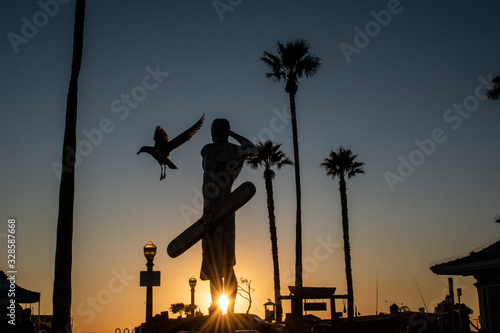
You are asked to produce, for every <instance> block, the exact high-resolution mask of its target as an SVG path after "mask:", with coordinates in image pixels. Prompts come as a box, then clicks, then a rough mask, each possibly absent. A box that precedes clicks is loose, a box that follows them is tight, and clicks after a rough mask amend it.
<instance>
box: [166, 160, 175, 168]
mask: <svg viewBox="0 0 500 333" xmlns="http://www.w3.org/2000/svg"><path fill="white" fill-rule="evenodd" d="M165 164H166V165H167V166H168V167H169V168H170V169H177V167H176V166H175V164H174V163H172V161H171V160H169V159H168V158H166V159H165Z"/></svg>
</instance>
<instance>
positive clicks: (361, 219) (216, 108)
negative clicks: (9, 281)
mask: <svg viewBox="0 0 500 333" xmlns="http://www.w3.org/2000/svg"><path fill="white" fill-rule="evenodd" d="M66 2H67V3H66ZM74 4H75V1H62V0H58V1H56V0H41V1H39V2H37V1H29V2H28V1H23V2H20V1H15V0H5V1H2V2H1V4H0V32H1V34H2V36H3V37H2V38H3V39H2V44H1V45H2V47H1V48H0V60H1V61H0V68H1V74H2V80H1V83H0V84H1V86H0V110H1V112H0V126H1V127H0V151H1V155H2V158H1V159H0V170H1V171H2V172H1V173H0V184H1V192H0V212H1V219H2V222H3V224H2V226H1V227H0V249H1V251H2V253H4V255H1V256H0V257H1V258H3V259H1V260H0V269H1V270H4V271H7V270H8V269H7V241H6V235H7V234H6V233H7V220H8V219H10V218H14V219H16V225H17V227H16V245H17V247H16V249H17V252H16V263H17V270H18V274H17V282H18V284H19V285H21V286H22V287H25V288H27V289H30V290H34V291H38V292H41V294H42V297H41V313H42V314H43V313H46V314H51V313H52V285H53V273H54V265H53V262H54V251H55V236H56V224H57V209H58V191H59V180H60V179H59V178H60V174H59V170H58V169H57V167H56V166H57V164H58V163H60V160H61V152H62V139H63V132H64V120H65V110H66V94H67V91H68V84H69V76H70V66H71V56H72V42H73V23H74V7H75V6H74ZM44 8H45V9H44ZM498 13H500V2H498V1H494V0H485V1H472V0H468V1H463V0H456V1H450V0H447V1H439V2H432V1H424V0H413V1H412V0H401V1H397V0H389V1H388V0H383V1H381V0H376V1H373V0H372V1H368V0H364V1H347V0H338V1H327V0H317V1H298V0H294V1H272V2H270V1H245V0H231V1H229V0H220V1H215V2H214V1H159V0H145V1H141V2H139V1H130V0H122V1H116V0H108V1H92V0H89V1H87V10H86V19H85V41H84V54H83V63H82V69H81V75H80V80H79V105H78V112H79V114H78V131H77V133H78V142H79V149H78V150H77V153H78V154H79V157H80V158H79V164H78V166H77V168H76V195H75V214H74V243H73V259H74V261H73V308H72V316H73V319H74V323H75V325H76V328H75V332H82V333H83V332H98V333H105V332H111V331H114V329H115V328H120V329H122V330H123V329H124V328H129V329H130V330H131V329H132V328H133V327H135V326H138V325H139V324H140V323H141V322H143V321H144V318H145V294H146V290H145V288H144V287H140V286H139V272H140V271H141V270H146V266H145V263H146V260H145V258H144V255H143V249H142V248H143V246H144V245H145V244H146V243H147V242H148V241H149V240H151V241H152V242H153V243H154V244H156V245H157V246H158V253H157V256H156V259H155V261H154V263H155V266H154V269H155V270H160V271H161V286H160V287H155V288H154V307H153V309H154V313H160V312H161V311H166V310H168V308H169V307H170V305H171V304H172V303H177V302H185V303H188V302H189V301H190V293H189V285H188V279H189V278H190V277H191V276H195V277H196V278H199V272H200V266H201V246H200V244H197V245H195V246H194V247H193V248H191V249H190V250H188V251H187V252H186V253H184V254H183V255H182V256H180V257H178V258H175V259H172V258H170V257H169V256H168V255H167V253H166V247H167V245H168V243H169V242H170V241H171V240H172V239H173V238H174V237H176V236H177V235H178V234H179V233H180V232H182V231H183V230H184V229H185V228H187V227H188V226H189V225H190V224H191V223H193V222H194V221H196V220H197V219H198V218H199V217H200V216H201V209H200V208H201V198H200V189H201V182H202V168H201V156H200V150H201V148H202V147H203V146H204V145H205V144H207V143H209V142H211V138H210V125H211V123H212V121H213V120H214V119H215V118H227V119H228V120H229V121H230V122H231V125H232V129H233V130H234V131H235V132H237V133H239V134H241V135H243V136H245V137H248V138H250V139H251V140H252V141H254V142H256V141H257V140H259V139H261V140H266V139H272V140H273V141H275V142H278V143H282V149H283V150H284V151H285V152H286V153H287V154H288V156H289V157H290V158H293V153H292V130H291V125H290V121H289V102H288V95H287V94H286V93H285V91H284V84H282V83H273V82H272V81H270V80H267V79H265V77H264V74H265V72H266V71H267V68H266V66H265V64H264V63H263V62H262V61H260V57H261V56H262V53H263V51H264V50H267V51H272V52H275V45H276V40H277V39H279V40H280V41H282V42H286V41H289V40H291V39H293V38H305V39H307V40H308V41H309V42H310V43H311V46H312V52H313V53H314V54H315V55H316V56H319V57H321V58H322V68H321V70H320V71H319V72H318V73H317V75H316V76H314V77H312V78H308V79H303V80H301V81H300V82H299V90H298V94H297V97H296V101H297V112H298V131H299V147H300V158H301V160H300V163H301V177H302V196H303V205H302V211H303V242H304V247H303V260H304V285H305V286H323V287H336V288H337V294H345V293H346V282H345V271H344V259H343V249H342V228H341V214H340V198H339V192H338V180H336V179H335V180H332V179H331V178H328V177H327V176H326V174H325V170H324V169H322V168H320V166H319V165H320V163H321V162H323V159H324V158H326V157H327V156H328V154H329V152H330V149H336V148H337V147H338V146H339V145H342V146H343V147H345V148H349V149H351V150H352V151H353V152H354V153H355V154H358V160H359V161H361V162H364V163H365V164H366V166H365V172H366V174H365V175H359V176H357V177H356V178H354V179H350V180H348V182H347V187H348V188H347V194H348V207H349V218H350V227H351V230H350V235H351V247H352V252H351V253H352V264H353V275H354V297H355V305H356V306H357V309H358V312H360V313H361V314H363V315H370V314H375V311H376V309H377V307H378V311H379V312H381V311H388V307H389V305H391V304H392V303H396V304H398V305H400V306H401V305H406V306H408V307H409V308H410V309H412V310H415V311H416V310H418V308H419V307H423V306H424V302H425V304H426V306H427V308H428V309H429V311H432V310H433V309H434V307H435V306H436V304H437V303H438V302H440V301H441V300H443V299H444V297H445V295H446V294H447V292H448V286H447V278H448V277H447V276H437V275H434V274H433V273H432V272H431V271H430V270H429V267H430V266H431V265H433V264H436V263H441V262H444V261H448V260H450V259H454V258H457V257H461V256H464V255H467V254H468V253H469V252H470V251H472V250H477V249H480V248H482V247H484V246H486V245H488V244H491V243H493V242H495V241H498V240H499V239H500V224H496V223H494V221H495V220H496V219H498V218H500V205H499V198H500V177H499V174H498V171H499V170H500V153H499V143H500V131H499V130H498V128H499V127H500V102H498V101H496V102H495V101H490V100H485V97H484V93H485V91H486V90H487V89H488V86H487V83H488V82H489V81H490V80H491V78H492V77H493V76H496V75H500V63H499V59H500V44H499V43H498V38H499V36H500V25H499V24H498ZM203 113H205V115H206V121H205V125H204V126H203V127H202V128H201V130H200V131H199V132H198V134H197V135H196V136H195V137H194V138H193V139H192V140H191V141H189V142H188V143H186V144H185V145H183V146H182V147H181V148H179V149H178V150H175V151H174V152H173V153H172V154H171V160H172V161H173V162H174V163H175V164H176V165H177V166H178V167H179V169H178V170H168V171H167V177H166V179H165V180H163V181H159V178H160V167H159V165H158V164H157V162H156V161H155V160H154V159H153V158H152V157H151V156H146V155H136V153H137V151H138V150H139V148H140V147H141V146H143V145H153V133H154V129H155V127H156V126H157V125H160V126H162V127H163V128H164V129H165V130H166V132H167V133H168V134H169V136H170V138H173V137H175V136H176V135H177V134H179V133H181V132H182V131H184V130H185V129H187V128H188V127H189V126H191V125H192V124H194V123H195V122H196V121H197V120H198V119H199V118H200V117H201V115H202V114H203ZM293 172H294V171H293V167H287V168H284V169H282V170H280V171H277V174H276V178H275V181H274V186H275V201H276V216H277V226H278V244H279V259H280V269H281V288H282V294H284V295H285V294H288V287H287V286H290V285H293V283H294V279H293V274H294V269H293V266H294V262H295V258H294V246H295V234H294V227H295V186H294V173H293ZM243 181H252V182H253V183H254V184H255V185H256V187H257V194H256V195H255V197H254V198H253V199H252V200H251V201H250V202H249V203H248V204H247V205H246V206H244V207H243V208H242V209H241V210H240V211H239V212H238V214H237V217H236V230H237V239H236V244H237V253H236V257H237V259H236V260H237V265H236V266H235V271H236V275H237V276H238V277H245V278H248V279H250V280H252V287H253V288H254V289H255V291H254V292H253V304H252V309H251V312H252V313H255V314H257V315H260V316H261V317H263V316H264V306H263V304H264V303H265V302H266V301H267V300H268V298H271V299H272V298H273V285H272V283H273V275H272V274H273V272H272V260H271V251H270V248H271V246H270V241H269V228H268V224H269V223H268V219H267V210H266V194H265V189H264V180H263V178H262V170H251V169H250V168H249V167H245V168H244V169H243V171H242V172H241V174H240V176H239V178H238V180H237V184H240V183H241V182H243ZM377 276H378V305H377V301H376V291H377ZM416 282H417V283H416ZM474 282H475V280H474V279H473V278H471V277H467V278H464V277H456V278H455V287H460V288H462V290H463V297H462V301H463V302H464V303H466V304H467V305H468V306H470V307H471V308H472V309H473V310H474V314H473V315H472V318H477V316H478V314H479V309H478V302H477V292H476V288H475V287H474V286H473V283H474ZM417 284H418V286H417ZM418 288H420V290H421V292H422V297H421V295H420V294H419V290H418ZM209 298H210V294H209V287H208V282H206V281H200V280H199V279H198V285H197V287H196V303H197V304H198V305H199V306H200V308H201V311H202V312H204V313H207V312H208V311H207V308H208V306H209V301H210V299H209ZM285 307H286V308H285V311H287V312H289V311H290V309H289V304H288V303H285ZM246 308H247V302H246V301H245V300H243V299H241V298H238V299H237V311H239V312H244V311H246ZM342 308H343V305H342V302H341V301H338V303H337V309H338V311H342ZM314 314H315V315H318V316H323V317H327V316H328V315H329V311H327V312H324V313H322V312H315V313H314ZM78 329H79V330H80V331H78Z"/></svg>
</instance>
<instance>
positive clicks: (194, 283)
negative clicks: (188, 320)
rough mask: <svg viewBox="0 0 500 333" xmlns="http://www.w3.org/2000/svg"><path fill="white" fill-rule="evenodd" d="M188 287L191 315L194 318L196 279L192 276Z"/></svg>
mask: <svg viewBox="0 0 500 333" xmlns="http://www.w3.org/2000/svg"><path fill="white" fill-rule="evenodd" d="M189 286H190V287H191V315H192V316H193V317H194V310H195V305H194V287H196V278H195V277H194V276H191V278H190V279H189Z"/></svg>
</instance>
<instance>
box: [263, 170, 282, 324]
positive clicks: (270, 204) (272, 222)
mask: <svg viewBox="0 0 500 333" xmlns="http://www.w3.org/2000/svg"><path fill="white" fill-rule="evenodd" d="M264 180H265V182H266V193H267V211H268V216H269V232H270V233H271V252H272V256H273V271H274V302H275V303H276V321H277V322H281V320H282V315H283V307H282V306H281V286H280V266H279V261H278V235H277V232H276V217H275V215H274V194H273V183H272V178H271V172H270V170H269V169H267V168H266V170H265V171H264Z"/></svg>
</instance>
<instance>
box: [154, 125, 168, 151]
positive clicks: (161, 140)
mask: <svg viewBox="0 0 500 333" xmlns="http://www.w3.org/2000/svg"><path fill="white" fill-rule="evenodd" d="M153 139H154V140H155V147H160V146H162V145H164V144H165V143H167V142H168V135H167V132H165V130H164V129H163V128H161V127H160V126H156V130H155V136H154V138H153Z"/></svg>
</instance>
